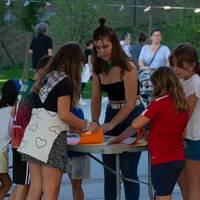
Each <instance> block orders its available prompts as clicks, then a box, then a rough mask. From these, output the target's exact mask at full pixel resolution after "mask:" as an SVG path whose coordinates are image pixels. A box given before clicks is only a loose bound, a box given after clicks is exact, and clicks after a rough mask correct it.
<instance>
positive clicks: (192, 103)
mask: <svg viewBox="0 0 200 200" xmlns="http://www.w3.org/2000/svg"><path fill="white" fill-rule="evenodd" d="M198 61H199V59H198V53H197V51H196V49H195V48H194V47H193V46H192V45H191V44H187V43H185V44H181V45H179V46H178V47H177V48H175V50H174V51H173V52H172V54H171V56H170V65H171V66H172V67H173V69H174V70H175V72H176V73H177V75H178V76H179V77H180V79H181V81H182V85H183V88H184V91H185V94H186V97H187V100H188V103H189V107H190V121H189V123H188V125H187V129H186V134H185V138H186V139H185V140H186V163H185V167H184V170H183V172H182V173H181V176H180V178H179V180H178V183H179V186H180V188H181V191H182V194H183V197H184V200H199V199H200V126H199V122H200V120H199V119H200V65H199V62H198Z"/></svg>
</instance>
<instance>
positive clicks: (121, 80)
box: [91, 17, 144, 200]
mask: <svg viewBox="0 0 200 200" xmlns="http://www.w3.org/2000/svg"><path fill="white" fill-rule="evenodd" d="M105 22H106V20H105V18H103V17H102V18H100V19H99V24H100V25H99V27H97V28H96V29H95V30H94V32H93V42H94V47H93V59H92V60H93V75H92V82H93V87H92V100H91V110H92V120H93V121H98V120H99V116H100V111H101V99H102V92H106V93H107V95H108V100H109V102H108V105H107V108H106V113H105V120H104V122H105V123H104V124H103V125H102V127H103V128H104V130H105V134H106V135H112V136H117V135H119V134H120V133H121V132H122V131H123V130H125V129H126V128H127V127H128V126H129V125H130V123H131V121H132V120H133V119H134V118H135V117H137V116H138V115H139V114H140V113H141V112H142V111H143V110H144V106H143V104H142V103H141V101H140V97H139V90H138V77H137V69H136V66H135V64H134V63H133V62H132V61H131V60H130V59H129V58H128V56H127V55H126V54H125V53H124V51H123V50H122V47H121V45H120V42H119V39H118V37H117V34H116V33H115V32H114V31H113V29H112V28H111V27H109V26H106V25H105ZM140 155H141V153H140V152H134V153H132V152H131V153H123V154H121V155H120V170H121V172H122V175H123V176H125V177H128V178H131V179H135V180H138V175H137V167H138V163H139V159H140ZM102 156H103V162H104V164H105V165H107V166H108V167H110V168H111V169H113V170H115V156H114V155H102ZM139 187H140V186H139V184H138V183H133V182H128V181H124V190H125V197H126V200H132V199H134V200H139V192H140V191H139V190H140V188H139ZM104 196H105V197H104V198H105V200H115V199H116V178H115V175H113V174H112V173H111V172H109V171H108V170H106V169H104Z"/></svg>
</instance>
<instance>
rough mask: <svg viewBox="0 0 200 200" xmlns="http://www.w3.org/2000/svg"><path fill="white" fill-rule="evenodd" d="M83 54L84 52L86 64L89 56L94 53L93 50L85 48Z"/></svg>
mask: <svg viewBox="0 0 200 200" xmlns="http://www.w3.org/2000/svg"><path fill="white" fill-rule="evenodd" d="M83 54H84V64H86V63H88V56H89V55H92V50H91V49H88V48H85V50H84V52H83Z"/></svg>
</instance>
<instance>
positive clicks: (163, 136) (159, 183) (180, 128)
mask: <svg viewBox="0 0 200 200" xmlns="http://www.w3.org/2000/svg"><path fill="white" fill-rule="evenodd" d="M151 81H152V84H153V96H154V99H153V100H152V102H151V103H150V104H149V106H148V107H147V108H146V110H145V111H144V112H143V113H142V114H141V115H140V116H139V117H137V118H136V119H135V120H133V122H132V125H131V126H130V127H129V128H127V129H126V130H125V131H124V132H122V133H121V134H120V135H119V136H118V137H116V138H115V139H114V140H112V141H111V143H118V142H120V141H122V140H124V139H126V138H127V137H129V136H131V135H132V134H133V132H134V129H142V128H143V127H144V126H145V125H146V124H149V135H148V150H149V153H150V156H151V178H152V184H153V187H154V190H155V196H156V199H157V200H158V199H159V200H170V199H171V194H172V191H173V188H174V186H175V183H176V181H177V178H178V176H179V174H180V173H181V171H182V169H183V167H184V160H185V154H184V146H183V133H184V130H185V128H186V126H187V122H188V119H189V112H188V110H189V106H188V104H187V101H186V98H185V94H184V91H183V88H182V86H181V83H180V81H179V79H178V77H177V76H176V74H175V73H174V72H173V70H172V69H170V68H169V67H160V68H158V69H157V70H156V71H155V72H154V73H153V75H152V76H151Z"/></svg>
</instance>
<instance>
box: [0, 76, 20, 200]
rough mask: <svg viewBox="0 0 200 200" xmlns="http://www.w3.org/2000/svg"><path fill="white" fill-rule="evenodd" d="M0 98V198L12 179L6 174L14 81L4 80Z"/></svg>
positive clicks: (7, 189)
mask: <svg viewBox="0 0 200 200" xmlns="http://www.w3.org/2000/svg"><path fill="white" fill-rule="evenodd" d="M1 94H2V97H1V99H0V127H1V129H0V200H3V199H4V196H5V195H6V193H7V192H8V191H9V189H10V187H11V184H12V181H11V179H10V176H9V174H8V145H9V143H10V141H11V123H12V122H11V121H12V117H11V111H12V106H13V105H14V104H15V101H16V99H17V95H18V91H17V88H16V86H15V83H14V81H12V80H8V81H6V82H5V83H4V84H3V86H2V88H1Z"/></svg>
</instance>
